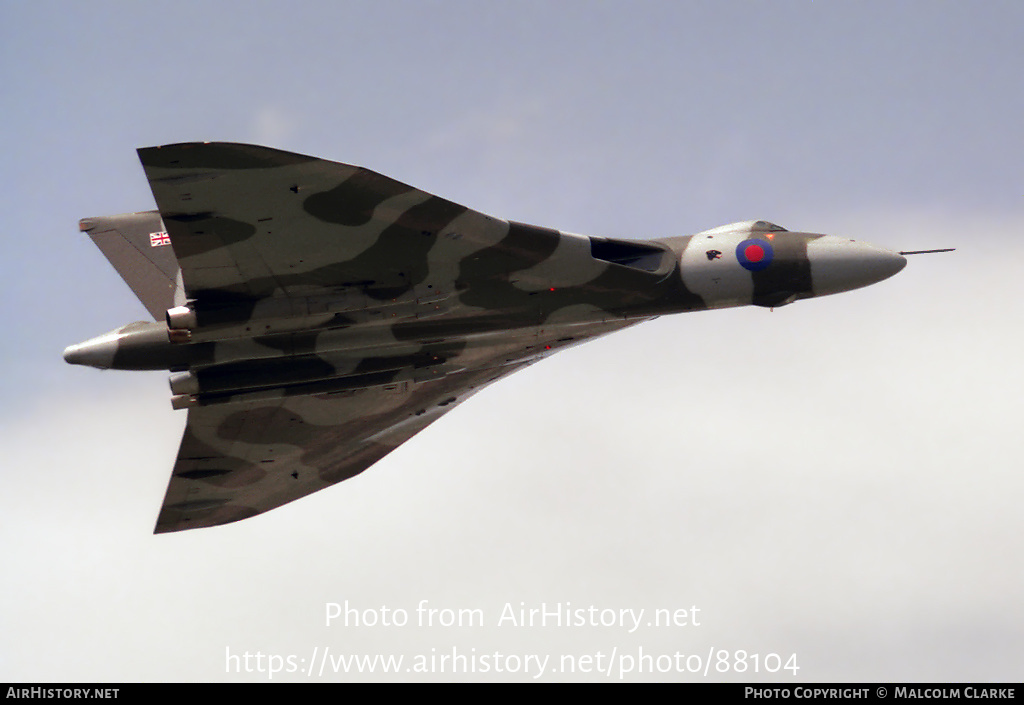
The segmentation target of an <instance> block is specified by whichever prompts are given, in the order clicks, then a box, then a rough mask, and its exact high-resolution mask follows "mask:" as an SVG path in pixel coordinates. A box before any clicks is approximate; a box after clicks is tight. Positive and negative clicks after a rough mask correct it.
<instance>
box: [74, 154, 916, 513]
mask: <svg viewBox="0 0 1024 705" xmlns="http://www.w3.org/2000/svg"><path fill="white" fill-rule="evenodd" d="M138 153H139V158H140V159H141V161H142V165H143V167H144V168H145V172H146V178H147V179H148V180H149V184H150V187H151V189H152V191H153V196H154V197H155V199H156V204H157V210H155V211H147V212H140V213H129V214H125V215H115V216H108V217H98V218H86V219H84V220H82V221H81V223H80V229H81V230H82V231H84V232H87V233H88V234H89V236H90V237H91V238H92V240H93V241H94V242H95V243H96V245H97V246H99V248H100V249H101V250H102V252H103V253H104V255H106V257H107V258H108V259H109V260H110V262H111V264H113V266H114V267H115V269H116V270H117V271H118V273H119V274H120V275H121V276H122V278H123V279H124V280H125V282H126V283H127V284H128V285H129V286H130V287H131V289H132V290H133V291H134V292H135V294H136V295H137V296H138V297H139V299H140V300H141V301H142V303H143V305H145V307H146V308H147V310H148V311H149V312H150V314H152V316H153V318H154V320H153V321H140V322H135V323H129V324H128V325H126V326H124V327H122V328H118V329H117V330H114V331H111V332H110V333H107V334H105V335H101V336H99V337H96V338H92V339H91V340H87V341H85V342H83V343H79V344H78V345H72V346H70V347H68V348H67V349H66V350H65V352H64V359H65V360H67V361H68V362H69V363H72V364H77V365H89V366H92V367H98V368H101V369H108V368H109V369H121V370H168V371H169V372H170V373H171V375H170V386H171V392H172V394H173V396H172V397H171V402H172V404H173V406H174V408H176V409H188V420H187V424H186V427H185V434H184V437H183V438H182V441H181V447H180V449H179V451H178V458H177V461H176V462H175V464H174V469H173V471H172V473H171V479H170V483H169V485H168V488H167V494H166V497H165V499H164V503H163V507H162V509H161V511H160V515H159V518H158V519H157V523H156V533H162V532H170V531H181V530H184V529H193V528H199V527H209V526H215V525H218V524H226V523H229V522H234V521H238V520H240V519H246V518H248V517H252V516H254V515H256V514H260V513H262V512H266V511H268V510H270V509H273V508H275V507H279V506H281V505H283V504H286V503H288V502H291V501H293V500H296V499H299V498H300V497H303V496H305V495H308V494H310V493H312V492H316V491H318V490H321V489H323V488H325V487H328V486H330V485H333V484H335V483H337V482H340V481H342V480H346V479H348V478H350V477H352V476H354V475H356V474H358V473H360V472H362V471H363V470H365V469H367V468H368V467H370V466H371V465H373V464H374V463H376V462H377V461H378V460H380V459H381V458H383V457H384V456H385V455H387V454H388V453H389V452H390V451H392V450H394V449H395V448H396V447H398V446H399V445H400V444H402V443H404V442H405V441H407V440H408V439H409V438H410V437H412V436H413V435H414V434H416V433H418V432H419V431H421V430H423V429H424V428H425V427H427V426H428V425H430V424H431V423H432V422H434V421H436V420H437V419H438V418H440V417H441V416H442V415H443V414H444V413H446V412H448V411H450V410H451V409H453V408H455V406H456V405H458V404H461V403H462V402H464V401H465V400H466V399H468V398H469V397H470V396H472V395H473V394H475V393H476V392H478V391H480V390H481V389H483V388H484V387H486V386H487V385H489V384H491V383H492V382H495V381H497V380H499V379H501V378H502V377H505V376H506V375H509V374H511V373H513V372H515V371H516V370H519V369H521V368H523V367H525V366H527V365H530V364H533V363H535V362H537V361H538V360H541V359H542V358H544V357H547V356H548V355H551V354H552V353H555V352H557V351H559V350H562V349H564V348H567V347H570V346H573V345H577V344H579V343H581V342H584V341H586V340H590V339H592V338H595V337H597V336H601V335H605V334H607V333H611V332H613V331H616V330H620V329H622V328H626V327H628V326H632V325H635V324H637V323H640V322H642V321H646V320H649V319H651V318H654V317H656V316H660V315H662V314H667V313H680V312H687V311H702V310H706V309H716V308H724V307H730V306H744V305H750V304H753V305H755V306H764V307H776V306H783V305H786V304H789V303H792V302H794V301H797V300H799V299H805V298H810V297H813V296H824V295H827V294H835V293H838V292H842V291H849V290H851V289H856V288H858V287H863V286H867V285H869V284H873V283H875V282H879V281H881V280H883V279H886V278H887V277H890V276H892V275H894V274H896V273H897V272H899V271H900V270H901V269H902V268H903V267H904V265H905V264H906V260H905V259H904V257H903V256H901V254H897V253H895V252H889V251H887V250H884V249H881V248H878V247H874V246H872V245H868V244H866V243H862V242H856V241H853V240H848V239H844V238H841V237H836V236H832V235H819V234H811V233H800V232H789V231H787V230H785V229H784V228H782V227H779V226H778V225H773V224H772V223H768V222H765V221H761V220H758V221H748V222H742V223H733V224H732V225H725V226H722V227H719V228H714V229H713V230H708V231H705V232H701V233H697V234H695V235H683V236H674V237H666V238H659V239H652V240H619V239H615V238H608V237H587V236H584V235H576V234H573V233H569V232H561V231H558V230H552V229H549V228H542V227H536V226H533V225H524V224H522V223H517V222H512V221H506V220H501V219H499V218H493V217H491V216H488V215H484V214H482V213H478V212H476V211H473V210H470V209H468V208H466V207H464V206H460V205H457V204H455V203H452V202H450V201H446V200H444V199H442V198H438V197H437V196H433V195H431V194H429V193H425V192H423V191H419V190H417V189H415V188H412V187H410V186H406V185H405V184H402V183H399V182H398V181H394V180H392V179H390V178H388V177H386V176H382V175H380V174H377V173H374V172H372V171H369V170H367V169H362V168H359V167H355V166H348V165H345V164H339V163H336V162H330V161H325V160H322V159H316V158H313V157H308V156H303V155H299V154H292V153H289V152H283V151H279V150H275V149H269V148H266V147H257V146H251V145H243V144H226V143H191V144H172V145H167V146H163V147H150V148H145V149H140V150H139V151H138ZM906 254H909V253H906Z"/></svg>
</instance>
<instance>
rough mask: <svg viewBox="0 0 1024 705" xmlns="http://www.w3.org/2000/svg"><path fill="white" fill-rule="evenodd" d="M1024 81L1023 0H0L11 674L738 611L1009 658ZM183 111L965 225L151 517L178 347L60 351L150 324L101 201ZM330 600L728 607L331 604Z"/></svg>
mask: <svg viewBox="0 0 1024 705" xmlns="http://www.w3.org/2000/svg"><path fill="white" fill-rule="evenodd" d="M1022 75H1024V6H1022V5H1021V4H1020V3H1019V2H1009V1H1008V2H999V1H997V0H986V2H983V3H968V2H938V1H936V0H926V1H925V0H922V1H920V2H891V1H889V2H857V3H848V2H821V1H820V0H818V1H814V2H811V1H807V2H728V1H726V2H722V1H719V2H597V1H590V2H568V1H565V2H558V3H551V2H488V3H483V2H444V1H437V2H426V1H425V2H323V3H317V2H299V3H289V4H282V3H272V2H147V3H132V2H89V3H76V2H46V1H37V2H20V1H14V0H0V86H2V95H3V98H4V100H3V105H4V109H3V118H2V119H3V127H4V129H3V130H2V131H0V153H2V154H3V162H2V170H0V174H2V185H3V189H0V214H2V215H0V223H2V225H3V234H2V239H0V277H2V281H3V291H4V292H5V294H6V296H5V297H4V298H5V304H6V310H5V313H4V314H3V320H4V322H5V323H6V324H7V325H6V330H7V333H8V335H7V338H6V342H7V344H6V345H4V346H2V347H0V355H2V359H3V361H4V368H5V370H6V374H5V376H4V378H3V380H2V381H0V392H2V395H0V398H2V401H0V434H2V435H0V440H2V442H3V447H4V448H5V449H7V450H6V459H5V460H4V461H2V462H0V465H2V467H3V482H4V491H3V492H2V493H0V515H2V516H4V517H5V518H4V520H3V522H2V523H0V560H2V562H3V564H4V565H5V571H4V575H3V577H2V578H0V596H2V597H3V598H4V600H3V603H4V605H5V606H4V607H3V608H0V634H3V635H4V636H3V638H2V639H0V679H2V680H53V681H74V680H89V681H105V680H136V679H140V680H219V679H223V680H260V678H261V676H260V675H259V674H242V675H237V674H236V675H232V674H225V669H224V655H225V648H231V649H234V650H236V651H244V650H245V649H249V650H252V651H255V650H262V651H263V652H265V653H282V654H286V653H297V654H300V655H301V656H302V657H308V655H309V652H310V651H311V650H312V648H313V647H317V646H319V647H325V646H326V647H330V648H331V649H332V650H334V651H337V652H343V651H346V650H347V651H348V652H351V653H389V654H398V653H401V654H407V655H409V656H410V657H411V656H412V655H413V654H417V653H424V652H425V653H429V652H430V650H431V649H450V648H451V647H452V646H453V645H458V646H460V647H464V648H467V649H468V648H477V649H478V650H479V651H480V652H481V653H483V652H485V651H487V652H493V651H494V650H496V649H497V650H502V651H505V652H510V653H521V654H526V653H550V654H552V655H553V657H557V655H558V654H566V653H568V654H575V655H577V656H579V655H583V654H585V653H589V652H591V651H594V650H597V649H601V650H604V651H605V652H610V651H611V650H612V649H614V648H618V649H619V650H620V652H625V651H627V650H629V649H632V650H634V651H635V649H636V648H637V647H643V648H644V649H649V650H651V651H656V652H659V653H662V652H673V651H682V652H685V653H691V652H695V653H706V652H707V650H708V648H709V646H712V645H713V646H715V647H716V648H726V649H745V650H748V651H751V652H753V651H777V652H780V653H781V652H785V653H787V654H788V653H791V652H793V653H797V655H798V657H799V659H800V661H801V664H802V665H803V669H802V670H801V671H800V672H799V674H798V679H799V680H892V679H905V680H917V681H925V680H940V681H941V680H971V679H980V680H1016V681H1019V680H1020V679H1021V677H1022V676H1024V672H1022V670H1021V664H1022V663H1024V611H1022V608H1021V605H1020V600H1019V596H1020V594H1021V592H1022V591H1024V575H1022V572H1021V568H1020V561H1019V556H1020V555H1022V553H1024V544H1022V538H1021V537H1022V536H1024V531H1022V530H1024V520H1022V519H1021V518H1020V512H1019V499H1020V497H1021V493H1022V492H1024V484H1022V482H1024V481H1022V480H1021V475H1020V472H1019V470H1020V465H1021V461H1020V442H1019V440H1018V435H1017V434H1018V433H1019V431H1018V428H1019V425H1020V421H1021V420H1022V419H1024V408H1022V402H1021V401H1020V400H1021V399H1022V398H1024V381H1022V379H1024V378H1022V374H1021V372H1020V365H1019V357H1020V356H1019V351H1020V349H1022V344H1024V335H1022V330H1021V316H1020V312H1019V310H1018V304H1019V302H1020V300H1021V295H1022V294H1024V285H1022V284H1021V278H1020V268H1021V265H1022V263H1024V259H1022V258H1024V244H1022V243H1024V240H1022V238H1021V235H1022V234H1024V209H1022V205H1024V185H1022V183H1021V164H1022V163H1024V159H1022V156H1024V137H1022V130H1021V124H1022V117H1024V92H1022V91H1021V76H1022ZM195 140H226V141H238V142H253V143H259V144H266V145H269V146H274V147H278V148H282V149H288V150H293V151H298V152H303V153H307V154H313V155H316V156H320V157H324V158H327V159H333V160H337V161H343V162H349V163H355V164H361V165H363V166H366V167H369V168H371V169H375V170H377V171H381V172H383V173H385V174H388V175H389V176H392V177H394V178H397V179H399V180H401V181H404V182H407V183H410V184H413V185H415V186H417V187H419V188H422V189H424V190H427V191H430V192H433V193H437V194H438V195H442V196H444V197H446V198H450V199H452V200H455V201H458V202H460V203H463V204H465V205H467V206H470V207H472V208H476V209H478V210H482V211H485V212H488V213H491V214H493V215H496V216H499V217H505V218H511V219H515V220H520V221H525V222H532V223H537V224H540V225H548V226H552V227H558V228H562V229H565V230H570V231H575V232H580V233H585V234H594V235H612V236H619V237H660V236H667V235H676V234H686V233H691V232H695V231H697V230H701V229H704V228H709V227H713V226H716V225H720V224H723V223H726V222H730V221H735V220H744V219H750V218H765V219H769V220H772V221H774V222H778V223H780V224H781V225H783V226H786V227H790V228H793V229H800V230H809V231H820V232H829V233H834V234H841V235H848V236H850V237H855V238H857V239H863V240H867V241H869V242H873V243H876V244H879V245H882V246H886V247H889V248H891V249H896V250H899V249H917V248H925V247H950V246H954V247H957V248H958V251H957V253H956V254H954V255H948V256H935V257H933V258H927V257H921V258H915V259H913V260H912V261H911V262H910V264H909V265H908V267H907V269H906V270H905V271H904V272H903V273H901V274H900V275H899V276H897V277H896V278H894V279H893V280H891V281H888V282H885V283H883V284H880V285H878V286H877V287H873V288H871V289H868V290H865V291H862V292H857V293H851V294H849V295H846V296H844V297H834V298H829V299H823V300H821V301H811V302H802V303H800V304H797V305H795V306H792V307H787V308H784V309H780V310H778V311H776V312H774V313H772V314H768V313H767V312H764V311H761V310H756V311H755V310H749V311H746V310H743V311H731V312H720V313H715V314H699V315H693V316H680V317H676V318H671V319H662V320H659V321H657V322H654V323H651V324H647V325H646V326H644V327H641V328H639V329H636V330H634V331H630V332H624V333H621V334H618V335H615V336H611V337H609V338H607V339H605V340H604V341H600V342H596V343H593V344H591V345H588V346H584V347H582V348H580V349H579V350H573V351H570V352H566V353H565V354H564V355H562V356H556V357H554V358H552V359H551V360H549V361H546V362H544V363H543V364H542V365H538V366H537V367H536V368H533V369H531V370H530V371H528V372H525V373H523V374H522V376H517V377H513V378H511V379H509V380H506V381H505V382H503V383H501V384H499V385H496V386H495V387H494V388H492V389H489V390H487V391H486V392H485V393H483V394H481V395H480V396H479V397H477V398H476V399H474V400H473V401H472V402H469V403H467V405H466V406H465V407H464V408H460V409H458V410H456V411H455V412H453V413H452V414H451V415H449V416H448V417H446V419H445V420H444V421H442V422H439V423H438V424H437V425H436V426H434V427H432V428H431V429H430V430H429V431H427V432H426V433H424V434H422V435H421V436H420V437H418V438H417V439H416V440H414V441H413V442H411V443H410V444H409V445H408V446H406V447H404V448H403V449H402V450H401V451H398V452H396V453H395V454H394V455H393V456H391V457H389V458H388V459H387V460H386V461H384V462H383V463H381V464H380V465H379V466H378V467H376V468H374V469H372V470H371V471H369V472H368V473H366V474H365V475H364V476H362V477H360V478H359V479H357V480H355V481H352V482H350V483H345V484H343V485H341V486H339V487H336V488H333V489H332V490H329V491H327V492H323V493H320V495H318V496H316V497H311V498H308V499H306V500H303V501H302V502H299V503H296V504H294V505H292V506H290V507H287V508H283V509H282V510H279V511H277V512H274V513H272V514H269V515H266V516H264V517H259V518H256V519H253V520H251V521H246V522H242V523H240V524H236V525H233V526H231V527H224V528H221V529H211V530H206V531H196V532H188V533H187V534H182V535H168V536H161V537H154V536H152V535H151V531H152V525H153V522H154V519H155V516H156V512H157V509H158V507H159V503H160V500H161V498H162V494H163V489H164V487H165V485H166V480H167V476H168V474H169V472H170V467H171V462H172V458H173V455H174V453H175V451H176V448H177V443H178V439H179V437H180V432H181V427H182V425H183V423H184V420H183V417H182V416H181V415H180V413H175V412H172V411H171V410H170V408H169V403H168V401H167V397H168V391H167V388H166V380H165V378H164V377H163V376H162V375H161V374H159V373H152V374H127V373H125V374H116V373H97V372H95V371H93V370H88V369H81V368H72V367H70V366H67V365H65V364H64V363H63V361H62V360H61V357H60V352H61V350H62V349H63V347H64V346H66V345H68V344H70V343H74V342H78V341H79V340H82V339H84V338H87V337H90V336H92V335H96V334H99V333H102V332H105V331H107V330H110V329H112V328H115V327H117V326H119V325H122V324H123V323H125V322H127V321H129V320H133V319H136V318H140V317H144V316H145V312H144V310H143V309H142V307H141V305H139V304H138V302H137V301H136V300H135V299H134V297H133V296H132V294H131V293H130V292H129V291H128V289H127V288H126V287H125V286H124V285H123V283H122V282H121V281H120V279H119V278H118V277H117V275H116V274H115V273H114V271H113V270H112V269H111V268H110V267H109V265H108V264H107V263H106V261H105V260H104V259H103V258H102V256H101V255H100V254H99V252H97V251H96V250H95V248H94V247H93V246H92V244H91V242H89V241H88V239H87V238H85V237H83V236H81V235H80V234H79V233H78V232H77V227H76V223H77V220H78V219H79V218H82V217H86V216H95V215H105V214H111V213H119V212H125V211H133V210H146V209H150V208H152V207H153V201H152V196H151V195H150V193H149V190H148V187H147V185H146V182H145V179H144V177H143V174H142V170H141V168H140V167H139V165H138V162H137V160H136V157H135V153H134V150H135V148H137V147H140V146H149V145H156V144H164V143H170V142H178V141H195ZM755 372H756V374H755ZM344 599H350V600H354V601H357V602H358V603H359V604H360V605H361V606H363V607H377V606H380V605H382V604H385V603H387V604H390V605H392V606H397V607H403V608H406V609H410V610H411V609H414V608H415V606H416V604H417V603H418V602H419V600H421V599H427V600H430V601H431V603H432V604H436V605H439V606H440V605H444V606H447V607H452V608H457V607H480V608H482V609H485V610H486V611H487V613H488V614H489V615H491V614H496V612H495V611H496V610H500V607H501V606H502V605H503V604H504V603H506V602H511V603H514V604H518V603H519V602H527V603H528V604H530V605H536V604H539V603H541V602H545V601H546V602H548V603H555V602H565V601H569V602H571V603H573V604H574V605H579V606H584V605H590V604H596V605H599V606H602V607H612V608H617V609H618V608H656V607H687V606H689V605H691V604H694V603H696V604H698V605H702V606H703V613H704V615H705V617H706V620H707V621H706V623H705V626H702V627H701V628H700V629H699V630H689V631H687V630H683V631H681V632H678V633H677V632H671V633H665V632H657V633H650V632H647V633H643V634H634V635H622V634H621V633H618V632H616V631H614V630H601V629H596V630H593V631H588V630H574V629H563V630H557V631H554V632H552V631H551V630H543V629H532V630H531V629H522V630H516V631H511V630H508V629H499V628H493V627H488V628H486V629H480V630H476V631H472V630H458V629H455V630H451V629H449V630H437V629H404V630H403V629H393V630H388V629H383V628H376V629H373V628H363V629H345V628H338V627H333V628H329V629H327V628H324V626H323V624H322V619H321V617H322V612H323V607H324V603H325V601H342V600H344ZM99 635H102V638H101V637H100V636H99ZM748 675H749V674H748ZM402 677H403V678H411V677H412V676H411V675H410V674H403V676H402ZM436 677H438V678H442V679H451V678H457V679H467V680H471V679H473V676H471V675H464V674H462V675H457V676H452V675H451V674H437V676H436ZM479 677H480V678H494V677H495V674H493V673H491V674H486V675H483V676H479ZM515 677H520V678H524V679H528V677H526V676H523V675H522V674H519V675H518V676H515ZM647 677H650V676H649V675H648V676H647ZM664 677H665V676H659V678H664ZM761 677H762V679H765V680H769V681H772V682H787V678H784V677H783V676H782V675H778V674H777V675H774V676H773V675H765V674H762V676H761ZM293 678H294V677H293ZM545 678H546V679H547V680H561V679H572V678H578V679H595V680H602V679H603V677H601V676H593V675H589V676H583V675H580V674H577V675H575V676H573V675H570V674H565V673H550V672H549V673H547V674H546V675H545ZM670 678H677V676H675V675H671V676H670ZM678 678H679V679H685V677H683V676H678ZM332 679H336V680H344V678H342V677H341V676H337V677H333V676H332ZM382 679H383V677H382ZM314 680H315V679H314ZM324 680H327V678H326V677H324ZM697 680H699V678H697ZM788 682H792V679H791V678H790V679H789V681H788Z"/></svg>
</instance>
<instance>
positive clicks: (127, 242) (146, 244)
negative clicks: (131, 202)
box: [78, 211, 183, 321]
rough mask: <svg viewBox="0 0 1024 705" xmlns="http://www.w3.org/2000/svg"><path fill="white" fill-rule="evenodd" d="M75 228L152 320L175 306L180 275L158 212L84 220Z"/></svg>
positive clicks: (179, 287) (159, 317)
mask: <svg viewBox="0 0 1024 705" xmlns="http://www.w3.org/2000/svg"><path fill="white" fill-rule="evenodd" d="M78 229H79V230H81V231H82V232H85V233H88V234H89V237H90V238H92V241H93V242H95V243H96V246H97V247H99V248H100V251H101V252H102V253H103V254H104V256H106V258H107V259H108V260H109V261H110V264H112V265H113V266H114V269H116V270H117V273H118V274H120V275H121V278H122V279H124V281H125V283H126V284H127V285H128V286H129V287H131V290H132V291H134V292H135V295H136V296H138V297H139V301H141V302H142V305H143V306H145V307H146V310H147V311H149V313H150V315H152V316H153V318H154V319H156V320H158V321H162V320H163V318H164V313H165V312H166V311H167V309H169V308H173V307H174V306H176V305H178V303H179V302H178V301H176V299H179V298H182V296H183V294H182V293H181V274H180V270H179V268H178V260H177V258H176V257H175V256H174V248H172V247H171V240H170V238H168V236H167V231H166V230H165V228H164V223H163V220H161V218H160V213H159V212H158V211H146V212H143V213H125V214H123V215H108V216H100V217H97V218H84V219H83V220H81V221H79V223H78Z"/></svg>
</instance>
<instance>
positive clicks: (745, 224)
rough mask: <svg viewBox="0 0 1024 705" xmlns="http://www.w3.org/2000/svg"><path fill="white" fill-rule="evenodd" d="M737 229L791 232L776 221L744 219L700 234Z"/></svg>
mask: <svg viewBox="0 0 1024 705" xmlns="http://www.w3.org/2000/svg"><path fill="white" fill-rule="evenodd" d="M736 231H742V232H750V233H785V232H789V231H788V230H786V229H785V228H784V227H782V226H781V225H776V224H775V223H769V222H768V221H767V220H742V221H740V222H738V223H729V224H728V225H720V226H718V227H717V228H711V230H704V231H703V232H701V233H698V234H699V235H715V234H718V233H731V232H736Z"/></svg>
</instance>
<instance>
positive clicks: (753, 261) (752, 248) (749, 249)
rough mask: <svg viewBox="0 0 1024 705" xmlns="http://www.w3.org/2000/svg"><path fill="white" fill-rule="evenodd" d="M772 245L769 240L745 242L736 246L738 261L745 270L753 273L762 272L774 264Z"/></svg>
mask: <svg viewBox="0 0 1024 705" xmlns="http://www.w3.org/2000/svg"><path fill="white" fill-rule="evenodd" d="M774 256H775V253H774V252H773V251H772V245H771V243H770V242H768V241H767V240H744V241H743V242H741V243H740V244H738V245H736V259H738V260H739V261H740V264H741V265H743V268H744V269H749V270H750V271H751V272H760V271H761V270H762V269H766V268H767V267H768V265H769V264H771V263H772V257H774Z"/></svg>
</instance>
